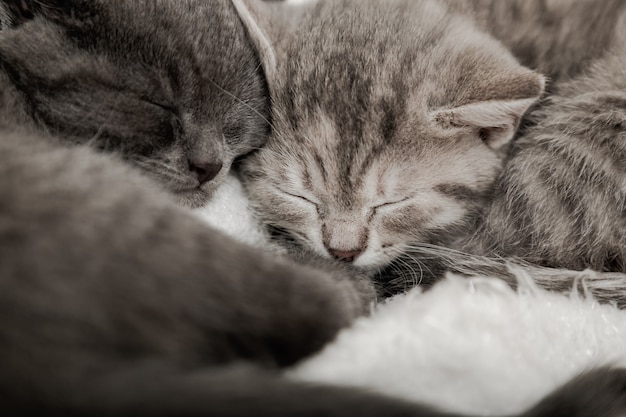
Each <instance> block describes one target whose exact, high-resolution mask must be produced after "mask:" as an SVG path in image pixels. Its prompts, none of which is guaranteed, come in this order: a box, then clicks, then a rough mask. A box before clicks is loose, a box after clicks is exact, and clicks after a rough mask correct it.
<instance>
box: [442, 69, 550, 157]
mask: <svg viewBox="0 0 626 417" xmlns="http://www.w3.org/2000/svg"><path fill="white" fill-rule="evenodd" d="M516 81H517V82H516ZM544 85H545V79H544V78H543V77H542V76H541V75H539V74H536V73H532V72H527V73H524V74H520V75H519V80H516V79H508V80H502V84H501V86H502V89H499V90H497V95H496V94H495V93H494V95H495V96H496V97H497V98H495V97H494V98H492V99H489V98H486V99H484V100H480V101H475V102H472V103H469V104H465V105H462V106H458V107H454V108H451V109H446V110H439V111H436V112H434V114H433V115H432V117H433V119H434V121H435V122H436V123H438V124H439V125H441V126H442V127H444V128H453V127H473V128H475V129H476V132H477V134H478V135H479V136H480V138H481V139H483V141H484V142H485V143H486V144H487V145H489V146H490V147H491V148H493V149H497V148H499V147H501V146H503V145H505V144H507V143H508V142H509V141H510V140H511V139H512V138H513V136H514V135H515V131H516V130H517V128H518V127H519V123H520V120H521V118H522V116H523V115H524V113H526V111H527V110H528V108H529V107H530V106H532V105H533V104H534V103H535V102H536V101H537V100H538V99H539V97H540V96H541V94H542V93H543V89H544ZM507 88H508V89H509V94H508V95H509V96H510V97H511V98H502V97H506V96H507V91H506V90H507ZM491 91H496V90H491ZM481 98H482V97H481Z"/></svg>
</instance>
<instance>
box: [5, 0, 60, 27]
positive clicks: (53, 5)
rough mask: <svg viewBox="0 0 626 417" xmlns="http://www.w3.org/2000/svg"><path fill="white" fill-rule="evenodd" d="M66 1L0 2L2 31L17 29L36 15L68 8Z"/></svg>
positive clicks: (12, 0)
mask: <svg viewBox="0 0 626 417" xmlns="http://www.w3.org/2000/svg"><path fill="white" fill-rule="evenodd" d="M67 3H68V1H66V0H0V30H4V29H9V28H15V27H18V26H20V25H21V24H23V23H26V22H28V21H29V20H32V19H33V18H34V17H35V16H36V15H38V14H43V13H47V12H50V11H54V10H59V9H62V8H64V7H68V4H67Z"/></svg>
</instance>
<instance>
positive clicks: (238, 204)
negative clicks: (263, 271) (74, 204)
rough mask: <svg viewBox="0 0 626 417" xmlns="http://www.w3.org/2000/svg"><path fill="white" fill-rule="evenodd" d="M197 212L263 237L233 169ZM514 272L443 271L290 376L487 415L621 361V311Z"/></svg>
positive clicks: (625, 356)
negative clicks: (461, 274)
mask: <svg viewBox="0 0 626 417" xmlns="http://www.w3.org/2000/svg"><path fill="white" fill-rule="evenodd" d="M198 213H199V214H200V215H201V217H202V218H204V219H206V220H207V221H208V222H209V223H211V224H213V225H214V226H216V227H218V228H220V229H222V230H224V231H226V232H227V233H229V234H231V235H233V236H234V237H235V238H237V239H240V240H243V241H246V242H248V243H252V244H258V245H261V244H262V243H263V242H264V236H263V234H262V232H261V231H260V228H259V226H258V224H257V223H256V222H255V220H254V217H253V216H252V214H251V211H250V210H249V208H248V201H247V199H246V197H245V195H244V194H243V191H242V188H241V185H240V184H239V182H238V181H237V179H236V178H234V177H231V178H229V180H228V181H227V182H226V183H225V184H224V186H223V187H222V189H221V190H220V192H219V193H218V194H217V196H216V198H215V199H214V201H213V202H212V203H211V205H210V206H207V207H205V208H203V209H201V210H199V211H198ZM518 275H519V279H520V283H521V285H520V288H519V290H518V291H513V290H511V289H510V288H509V287H508V286H506V285H505V284H503V283H501V282H499V281H497V280H493V279H489V278H476V279H471V280H468V279H465V278H458V277H454V276H449V277H448V278H447V279H446V280H444V281H442V282H441V283H439V284H438V285H436V286H435V287H434V288H433V289H432V290H431V291H428V292H426V293H422V292H421V291H420V289H415V290H413V291H411V292H409V293H407V294H404V295H399V296H396V297H394V298H392V299H390V300H388V301H387V302H385V303H384V304H381V305H379V306H377V307H376V309H375V311H374V312H373V314H372V315H371V316H370V317H366V318H362V319H360V320H358V321H357V322H356V323H355V324H354V325H353V326H352V327H351V328H349V329H346V330H345V331H343V332H342V333H341V334H340V335H339V337H338V338H337V340H335V341H334V342H333V343H331V344H330V345H328V346H327V347H326V349H325V350H324V351H322V352H321V353H320V354H318V355H317V356H316V357H313V358H311V359H310V360H308V361H306V362H305V363H303V364H301V365H300V366H298V367H297V368H295V369H293V370H291V371H290V372H289V377H291V378H295V379H300V380H306V381H315V382H324V383H332V384H341V385H351V386H359V387H365V388H367V389H371V390H373V391H377V392H381V393H385V394H389V395H395V396H399V397H402V398H406V399H410V400H416V401H421V402H425V403H428V404H431V405H435V406H439V407H440V408H443V409H447V410H451V411H458V412H463V413H471V414H480V415H492V414H508V413H517V412H520V411H523V410H525V409H526V408H528V407H530V406H531V405H533V404H534V403H535V402H536V401H538V400H539V399H540V398H542V397H543V396H545V395H546V394H547V393H549V392H550V391H552V390H553V389H554V388H556V387H557V386H559V385H561V384H562V383H563V382H565V381H567V380H569V379H570V378H571V377H572V376H574V375H576V374H578V373H580V372H582V371H584V370H586V369H589V368H593V367H595V366H599V365H606V364H613V365H621V366H626V311H620V310H618V309H616V308H614V307H611V306H607V305H599V304H597V303H596V302H594V301H593V300H591V299H588V298H585V297H583V296H581V295H578V294H574V293H572V294H571V295H569V296H565V295H559V294H552V293H547V292H545V291H542V290H540V289H538V288H536V287H535V286H533V285H532V282H531V279H530V277H527V276H524V274H523V273H522V272H520V273H519V274H518Z"/></svg>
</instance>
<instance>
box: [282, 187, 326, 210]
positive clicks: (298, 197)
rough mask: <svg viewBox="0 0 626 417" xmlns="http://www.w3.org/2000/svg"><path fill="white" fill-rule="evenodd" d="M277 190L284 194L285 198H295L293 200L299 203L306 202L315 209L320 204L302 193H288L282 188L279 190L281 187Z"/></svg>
mask: <svg viewBox="0 0 626 417" xmlns="http://www.w3.org/2000/svg"><path fill="white" fill-rule="evenodd" d="M279 192H280V193H281V194H283V195H284V196H286V197H287V198H289V199H290V200H292V201H293V200H295V201H298V202H300V203H305V204H307V205H309V206H312V207H314V208H315V209H316V210H318V209H319V207H320V204H321V203H320V202H319V201H314V200H313V198H312V197H305V196H303V195H300V194H294V193H290V192H288V191H284V190H281V189H279Z"/></svg>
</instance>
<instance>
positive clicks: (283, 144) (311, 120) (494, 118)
mask: <svg viewBox="0 0 626 417" xmlns="http://www.w3.org/2000/svg"><path fill="white" fill-rule="evenodd" d="M292 31H293V33H290V34H289V35H291V36H283V37H281V38H280V40H279V41H278V42H277V43H276V45H277V47H276V51H275V52H276V56H277V69H276V71H275V72H274V73H273V74H272V73H269V74H268V78H269V85H270V91H271V94H272V101H273V109H272V111H273V130H272V133H271V137H270V139H269V141H268V143H267V145H266V147H265V148H264V149H262V150H261V151H260V152H258V153H256V154H255V155H253V156H252V157H251V158H249V159H247V160H246V161H245V164H244V168H245V173H246V174H247V175H246V178H245V181H246V184H247V187H248V189H249V192H250V194H251V196H252V197H253V198H254V199H255V200H256V201H257V204H258V208H259V212H260V213H261V215H262V218H263V220H264V221H265V222H266V223H267V224H268V225H271V226H272V227H275V228H278V229H280V230H282V231H284V232H286V233H288V234H289V235H290V236H292V237H293V238H294V239H296V241H297V242H298V243H300V244H303V245H306V246H308V247H309V248H311V249H313V250H314V251H315V252H316V253H317V254H319V255H320V256H324V257H334V258H337V259H340V260H344V261H349V262H351V263H352V264H353V265H355V266H357V267H363V268H368V269H371V270H376V269H377V268H380V267H383V266H385V265H387V264H388V263H389V262H391V261H392V260H393V259H395V258H397V257H398V256H399V255H400V254H402V253H403V252H404V251H405V250H406V249H407V247H409V246H411V245H413V244H414V243H416V242H430V243H438V244H442V243H446V242H448V241H449V240H450V238H451V237H456V236H458V234H459V233H460V231H463V230H465V229H467V227H468V224H470V222H471V220H472V219H473V218H474V217H475V215H476V213H477V212H478V211H479V210H480V209H481V208H482V207H483V206H484V204H485V201H487V199H488V198H489V197H490V194H491V190H492V188H493V184H494V182H495V180H496V178H497V176H498V174H499V173H500V171H501V168H502V162H503V157H504V156H505V150H506V147H507V144H508V142H509V141H510V140H511V138H512V137H513V135H514V133H515V131H516V129H517V127H518V125H519V122H520V119H521V118H522V116H523V115H524V113H525V112H526V110H527V109H528V108H529V107H530V106H531V105H533V103H535V102H536V101H537V99H538V98H539V97H540V96H541V94H542V92H543V87H544V78H543V77H542V76H541V75H539V74H538V73H536V72H533V71H531V70H529V69H527V68H525V67H523V66H521V65H520V64H519V63H518V62H517V61H516V60H515V58H514V57H513V56H512V55H511V54H510V53H509V52H508V51H507V50H506V49H505V48H504V47H503V46H502V45H501V44H500V43H499V42H497V41H496V40H495V39H493V38H492V37H491V36H489V35H488V34H486V33H484V32H482V31H480V30H479V29H478V28H477V27H476V26H475V25H474V24H473V23H472V22H471V21H470V20H468V19H467V18H466V17H465V16H463V15H461V14H453V13H451V11H450V10H448V9H447V8H446V7H445V5H443V4H438V3H437V2H430V1H411V0H399V1H398V0H394V1H391V2H379V1H374V0H369V1H365V2H356V1H352V2H350V1H346V2H341V1H336V2H333V1H328V2H320V3H319V5H318V6H317V7H314V8H313V9H311V10H310V12H309V13H308V14H305V15H303V16H302V17H301V21H300V22H298V24H297V25H294V28H293V29H292Z"/></svg>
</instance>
